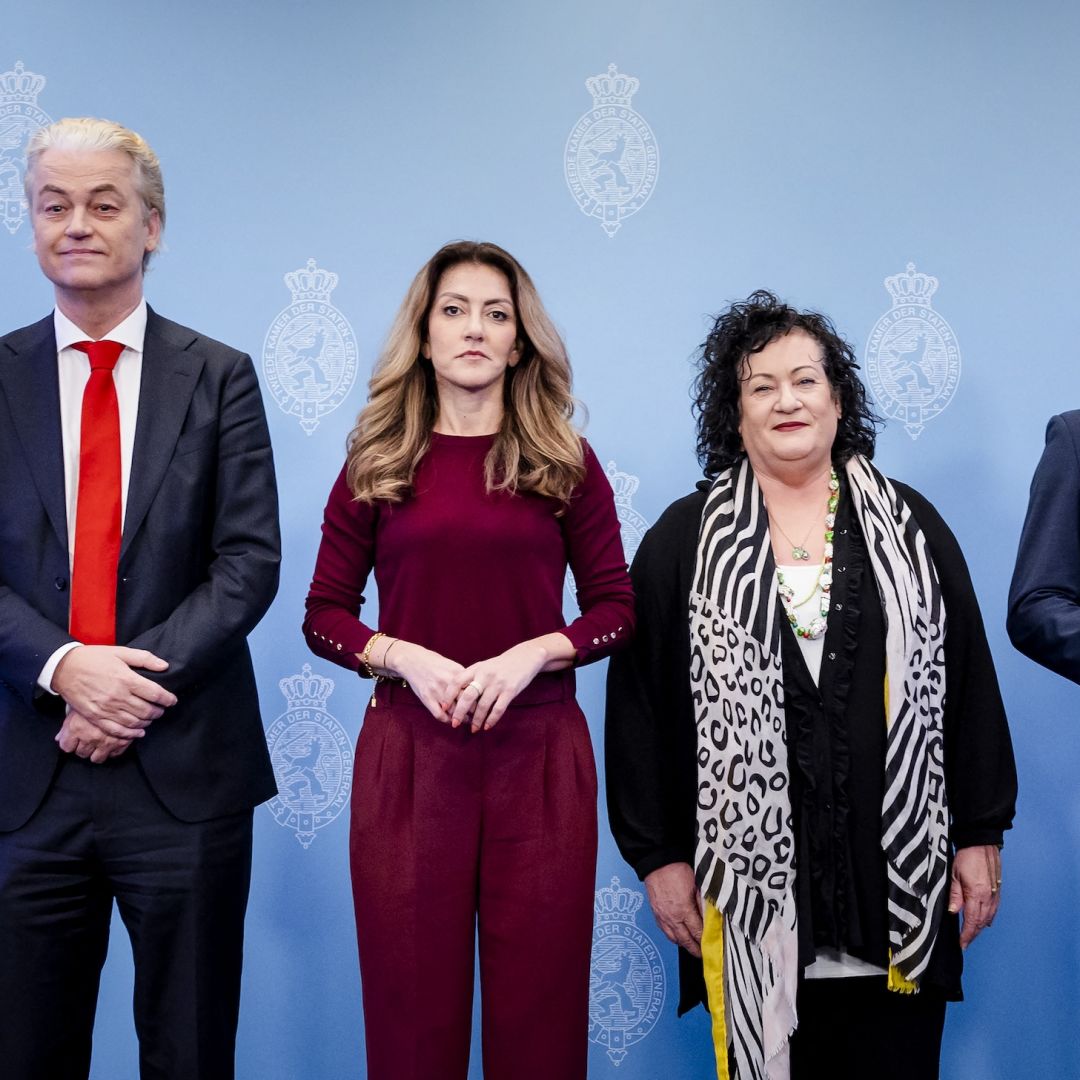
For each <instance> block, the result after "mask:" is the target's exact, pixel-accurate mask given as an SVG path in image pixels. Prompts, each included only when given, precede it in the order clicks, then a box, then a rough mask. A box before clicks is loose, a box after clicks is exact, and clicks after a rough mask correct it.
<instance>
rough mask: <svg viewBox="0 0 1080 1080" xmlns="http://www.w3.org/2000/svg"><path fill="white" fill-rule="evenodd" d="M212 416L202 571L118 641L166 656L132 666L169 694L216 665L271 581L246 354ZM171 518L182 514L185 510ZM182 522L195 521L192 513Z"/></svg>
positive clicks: (263, 436)
mask: <svg viewBox="0 0 1080 1080" xmlns="http://www.w3.org/2000/svg"><path fill="white" fill-rule="evenodd" d="M217 423H218V439H217V443H216V451H215V452H214V457H215V458H216V470H215V472H214V474H213V475H212V476H208V477H206V478H205V480H206V484H207V485H208V487H209V489H210V490H212V491H213V492H214V502H213V512H212V514H211V520H210V524H209V537H208V539H209V544H208V547H209V565H208V566H207V569H206V572H205V579H204V580H203V581H202V582H201V583H200V584H199V585H198V586H197V587H196V588H194V589H193V590H192V591H191V592H190V593H189V594H188V595H187V596H186V597H185V598H184V599H183V600H182V601H181V602H180V603H179V604H178V605H177V606H176V607H175V608H174V610H173V611H172V612H171V614H170V615H169V616H168V618H166V619H165V620H164V621H163V622H161V623H159V624H158V625H156V626H154V627H152V628H151V629H149V630H147V631H145V632H144V633H141V634H139V635H138V636H137V637H135V638H134V639H132V640H130V641H128V642H126V644H127V645H129V646H131V647H132V648H135V649H149V650H150V651H151V652H153V653H154V654H155V655H157V656H160V657H162V658H163V659H165V660H168V662H169V669H168V671H166V672H162V673H158V672H150V671H143V670H140V674H142V675H145V676H146V677H147V678H148V679H152V680H153V681H154V682H157V683H160V684H161V685H163V686H165V687H166V688H167V689H169V690H172V691H173V692H175V693H176V694H177V696H182V695H183V694H184V693H185V692H186V691H187V690H188V689H189V688H190V687H191V686H192V684H193V683H198V682H201V681H202V680H205V679H207V678H210V677H212V676H214V675H215V674H216V672H218V671H219V670H220V668H221V665H222V662H223V658H224V657H226V656H228V655H229V654H230V652H232V651H234V650H235V649H236V648H237V647H238V646H240V645H242V644H243V643H244V641H245V638H246V637H247V635H248V634H249V633H250V632H251V631H252V630H253V629H254V628H255V625H256V624H257V623H258V621H259V620H260V619H261V618H262V616H263V615H264V614H265V612H266V610H267V608H268V607H269V606H270V602H271V600H273V598H274V594H275V593H276V591H277V586H278V564H279V562H280V557H281V540H280V532H279V527H278V501H277V485H276V483H275V478H274V462H273V455H272V452H271V449H270V433H269V430H268V428H267V424H266V415H265V413H264V411H263V405H262V398H261V396H260V394H259V385H258V379H257V378H256V375H255V370H254V368H253V366H252V363H251V360H250V359H249V358H248V357H247V356H243V357H242V358H241V359H240V360H239V362H238V363H236V364H235V366H234V367H233V368H232V371H231V373H230V374H229V376H228V378H227V380H226V382H225V385H224V388H223V390H222V394H221V406H220V414H219V417H218V421H217ZM208 456H209V455H208ZM192 516H193V515H192ZM179 518H180V521H184V520H185V515H184V514H183V513H182V512H181V513H180V514H179ZM187 526H188V528H189V529H192V530H194V529H196V528H198V527H200V525H199V523H198V521H197V520H189V521H187ZM162 572H163V573H168V571H167V570H163V571H162Z"/></svg>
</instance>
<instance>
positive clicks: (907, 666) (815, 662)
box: [606, 291, 1016, 1080]
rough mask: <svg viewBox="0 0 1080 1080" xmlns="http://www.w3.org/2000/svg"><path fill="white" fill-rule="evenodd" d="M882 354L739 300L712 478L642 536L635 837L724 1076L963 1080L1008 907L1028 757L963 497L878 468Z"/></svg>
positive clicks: (619, 675) (619, 676)
mask: <svg viewBox="0 0 1080 1080" xmlns="http://www.w3.org/2000/svg"><path fill="white" fill-rule="evenodd" d="M857 371H858V365H857V364H856V362H855V357H854V353H853V351H852V349H851V347H850V346H849V345H848V344H847V343H846V342H845V341H844V340H843V339H842V338H841V337H840V336H839V335H838V334H837V333H836V331H835V329H834V328H833V326H832V324H831V323H830V321H829V320H828V319H827V318H825V317H824V316H822V315H819V314H816V313H813V312H802V311H797V310H795V309H794V308H791V307H789V306H788V305H786V304H784V303H782V302H781V301H779V300H778V299H777V298H776V297H775V296H774V295H772V294H771V293H769V292H764V291H762V292H756V293H754V294H753V295H752V296H750V297H748V298H747V299H746V300H745V301H743V302H741V303H738V304H735V305H733V306H732V307H731V308H730V309H729V310H728V311H726V312H725V313H724V314H722V315H720V316H719V317H718V318H717V319H716V322H715V325H714V327H713V329H712V331H711V332H710V334H709V336H708V338H707V339H706V341H705V344H704V345H703V346H702V349H701V366H700V372H699V375H698V378H697V382H696V384H695V411H696V414H697V420H698V438H697V450H698V456H699V459H700V461H701V463H702V465H703V467H704V470H705V474H706V476H707V477H708V478H709V479H708V480H706V481H703V482H702V483H700V484H699V485H698V490H697V491H696V492H695V493H694V494H692V495H689V496H687V497H686V498H683V499H680V500H679V501H678V502H676V503H674V504H673V505H672V506H670V507H669V508H668V510H667V511H666V512H665V513H664V515H663V516H662V517H661V519H660V520H659V521H658V522H657V524H656V525H655V527H654V528H652V529H651V530H650V531H649V533H648V534H647V535H646V537H645V539H644V540H643V541H642V544H641V547H640V548H639V550H638V553H637V557H636V558H635V560H634V565H633V568H632V570H631V576H632V578H633V581H634V588H635V592H636V594H637V604H638V609H637V610H638V622H637V637H636V639H635V641H634V644H633V647H632V649H631V650H630V651H629V652H627V653H624V654H622V656H620V657H615V658H613V659H612V664H611V669H610V673H609V680H608V717H607V731H606V751H607V792H608V808H609V814H610V818H611V823H612V829H613V831H614V833H615V838H616V840H617V842H618V844H619V848H620V850H621V851H622V853H623V855H624V857H625V858H626V860H627V861H628V862H629V863H630V864H631V866H633V867H634V869H635V870H636V871H637V873H638V875H639V876H640V877H641V878H642V880H643V881H644V882H645V885H646V889H647V891H648V895H649V901H650V903H651V905H652V908H653V913H654V915H655V916H656V920H657V923H658V924H659V926H660V928H661V929H662V930H663V931H664V933H665V934H666V935H667V936H668V937H669V938H670V939H671V940H672V941H673V942H675V943H676V944H677V945H679V946H680V950H679V960H680V973H681V976H682V997H681V1001H680V1011H686V1010H687V1009H689V1008H691V1007H693V1006H694V1005H695V1004H697V1003H699V1002H701V1003H705V1004H706V1005H707V1007H708V1008H709V1010H710V1011H711V1013H712V1017H713V1021H712V1023H713V1035H714V1041H715V1045H716V1049H717V1051H718V1052H717V1070H718V1074H719V1076H720V1077H721V1080H724V1078H727V1077H729V1076H732V1077H738V1078H739V1080H758V1078H766V1077H768V1078H770V1080H773V1078H777V1077H784V1078H786V1077H789V1076H793V1077H797V1078H816V1077H821V1076H828V1077H831V1078H843V1077H859V1078H862V1077H867V1076H872V1077H875V1078H876V1080H881V1078H888V1077H897V1078H899V1077H903V1078H904V1080H924V1078H930V1077H936V1076H937V1075H938V1058H939V1055H940V1046H941V1034H942V1028H943V1025H944V1020H945V1003H946V1001H949V1000H958V999H959V997H960V971H961V949H962V948H964V947H966V946H967V945H968V944H969V943H970V942H971V941H972V940H973V939H974V938H975V937H976V935H977V934H978V933H979V932H980V930H982V929H983V928H985V927H986V926H989V925H990V923H991V922H992V921H993V918H994V915H995V914H996V912H997V908H998V902H999V899H1000V887H1001V857H1000V846H1001V842H1002V836H1003V833H1004V831H1005V829H1007V828H1009V826H1010V824H1011V821H1012V816H1013V810H1014V804H1015V798H1016V773H1015V766H1014V763H1013V756H1012V747H1011V743H1010V740H1009V732H1008V726H1007V723H1006V719H1005V712H1004V708H1003V706H1002V702H1001V696H1000V693H999V691H998V685H997V678H996V675H995V672H994V666H993V661H992V659H991V656H990V650H989V647H988V645H987V642H986V635H985V632H984V630H983V625H982V619H981V617H980V614H979V608H978V603H977V601H976V598H975V594H974V591H973V589H972V585H971V580H970V578H969V576H968V571H967V567H966V565H965V563H964V559H963V556H962V554H961V552H960V549H959V547H958V546H957V543H956V540H955V538H954V537H953V535H952V533H951V532H950V531H949V529H948V527H947V526H946V524H945V523H944V521H942V519H941V517H940V516H939V515H938V513H937V511H936V510H935V509H934V508H933V507H932V506H931V505H930V503H929V502H927V500H926V499H924V498H923V497H922V496H921V495H919V494H918V493H917V492H915V491H914V490H912V489H911V488H910V487H908V486H907V485H905V484H901V483H899V482H897V481H894V480H888V479H886V478H885V477H884V476H882V475H881V473H879V472H878V471H877V470H876V469H875V468H874V467H873V466H872V465H871V464H870V459H871V458H872V456H873V452H874V440H875V433H876V425H877V420H876V418H875V416H874V415H873V413H872V411H871V409H870V407H869V405H868V403H867V400H866V392H865V389H864V388H863V385H862V383H861V382H860V380H859V377H858V374H857ZM961 914H962V916H963V927H962V928H961V926H960V916H961Z"/></svg>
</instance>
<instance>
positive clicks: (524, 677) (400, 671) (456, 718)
mask: <svg viewBox="0 0 1080 1080" xmlns="http://www.w3.org/2000/svg"><path fill="white" fill-rule="evenodd" d="M560 636H561V635H560ZM388 651H389V650H388ZM390 662H391V663H392V665H393V672H394V673H395V674H397V675H400V676H401V678H403V679H404V680H405V681H406V682H407V683H408V685H409V688H410V689H411V690H412V691H413V693H414V694H416V696H417V697H418V698H419V699H420V701H421V702H422V703H423V705H424V707H425V708H426V709H427V710H428V712H430V713H431V715H432V716H433V717H435V719H436V720H440V721H442V722H443V723H447V724H450V725H451V727H455V728H456V727H461V726H462V725H463V724H469V725H470V728H471V730H472V731H473V732H474V733H476V732H479V731H486V730H488V729H490V728H493V727H494V726H495V725H496V724H497V723H498V722H499V721H500V720H501V719H502V716H503V713H505V712H506V710H507V708H508V706H509V705H510V703H511V702H512V701H513V700H514V698H516V697H517V696H518V694H520V693H521V691H522V690H524V689H525V687H527V686H528V685H529V683H531V682H532V681H533V679H535V678H536V676H537V675H538V674H539V673H540V672H541V671H543V670H544V669H545V668H546V667H549V666H555V665H556V664H557V662H554V663H553V660H552V657H551V656H550V655H549V652H548V650H547V649H546V648H545V647H544V645H543V643H542V641H541V640H540V639H533V640H531V641H523V642H521V643H520V644H518V645H515V646H513V647H512V648H510V649H507V650H506V651H505V652H503V653H500V654H499V655H498V656H493V657H491V658H490V659H489V660H481V661H479V662H478V663H475V664H471V665H470V666H469V667H467V668H466V667H464V666H463V665H461V664H459V663H458V662H457V661H455V660H450V659H448V658H447V657H445V656H443V655H441V654H440V653H437V652H434V651H432V650H431V649H425V648H424V647H423V646H421V645H416V644H414V643H413V642H410V641H400V640H397V641H395V642H394V643H393V654H392V656H391V657H390ZM558 666H565V665H563V664H558Z"/></svg>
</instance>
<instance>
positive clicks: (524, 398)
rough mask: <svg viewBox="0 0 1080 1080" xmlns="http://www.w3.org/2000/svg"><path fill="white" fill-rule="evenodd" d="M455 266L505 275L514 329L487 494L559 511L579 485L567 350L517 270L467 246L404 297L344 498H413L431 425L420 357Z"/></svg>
mask: <svg viewBox="0 0 1080 1080" xmlns="http://www.w3.org/2000/svg"><path fill="white" fill-rule="evenodd" d="M462 263H479V264H482V265H484V266H490V267H493V268H494V269H496V270H499V271H500V272H501V273H503V274H505V275H506V280H507V281H508V282H509V285H510V298H511V299H512V300H513V302H514V313H515V315H516V318H517V324H518V347H519V351H520V359H519V361H518V363H517V364H516V365H515V366H514V367H512V368H509V369H508V370H507V372H506V377H505V382H504V384H503V405H504V408H503V418H502V422H501V424H500V425H499V430H498V432H497V433H496V436H495V441H494V443H493V444H492V447H491V449H490V450H489V451H488V454H487V457H486V459H485V461H484V482H485V484H486V486H487V490H488V491H501V490H505V491H510V492H519V491H522V492H525V491H528V492H534V493H536V494H538V495H547V496H550V497H551V498H554V499H558V500H560V501H562V502H564V503H565V502H566V501H567V500H568V499H569V498H570V494H571V492H572V491H573V489H574V488H575V487H576V486H577V485H578V484H579V483H580V482H581V481H582V480H583V479H584V477H585V458H584V451H583V449H582V444H581V436H580V435H579V434H578V432H577V430H576V429H575V428H574V425H573V416H574V411H575V407H576V404H577V403H576V401H575V399H574V395H573V392H572V389H571V382H572V378H571V373H570V360H569V358H568V357H567V355H566V346H565V345H564V344H563V341H562V338H561V337H560V336H559V332H558V331H557V330H556V329H555V326H554V324H553V323H552V321H551V318H550V316H549V315H548V313H547V312H546V311H545V310H544V305H543V304H542V303H541V302H540V297H539V295H538V293H537V291H536V286H535V285H533V283H532V279H531V278H530V277H529V275H528V274H527V273H526V272H525V270H524V269H523V268H522V266H521V264H520V263H518V261H517V260H516V259H515V258H514V257H513V256H512V255H511V254H510V253H509V252H507V251H504V250H503V249H502V248H501V247H498V246H497V245H496V244H488V243H479V242H475V241H469V240H458V241H455V242H454V243H451V244H447V245H446V246H445V247H442V248H440V249H439V250H438V251H437V252H436V253H435V254H434V255H433V256H432V257H431V259H429V260H428V262H427V263H426V264H425V265H424V266H423V267H422V268H421V270H420V272H419V273H418V274H417V275H416V277H415V278H414V279H413V282H412V284H411V285H410V286H409V291H408V292H407V293H406V294H405V299H404V300H403V301H402V304H401V307H400V309H399V310H398V313H397V317H396V318H395V319H394V324H393V326H392V327H391V328H390V334H389V336H388V338H387V340H386V345H385V346H384V348H383V351H382V355H381V356H380V357H379V360H378V363H376V365H375V370H374V372H373V373H372V376H371V381H370V382H369V384H368V402H367V404H366V405H365V406H364V408H363V409H362V410H361V412H360V415H359V416H358V417H357V419H356V426H355V427H354V428H353V430H352V433H351V434H350V436H349V442H348V458H347V463H348V472H347V477H348V483H349V490H350V491H351V492H352V494H353V497H354V498H355V499H357V500H362V501H364V502H373V501H374V500H376V499H383V500H386V501H387V502H400V501H401V500H402V499H404V498H405V497H406V496H407V495H409V494H410V493H411V491H412V485H413V478H414V476H415V475H416V467H417V465H418V464H419V462H420V459H421V458H422V457H423V456H424V454H425V453H426V452H427V449H428V446H429V445H430V442H431V432H432V429H433V428H434V426H435V421H436V418H437V416H438V405H439V401H438V392H437V390H436V385H435V371H434V369H433V367H432V365H431V361H430V360H428V359H427V358H426V357H424V355H423V353H422V351H421V349H422V346H423V345H424V343H425V342H426V340H427V332H428V317H429V316H430V314H431V308H432V306H433V304H434V301H435V296H436V290H437V288H438V285H439V280H440V279H441V278H442V275H443V274H444V273H446V271H447V270H450V269H451V268H453V267H455V266H459V265H461V264H462Z"/></svg>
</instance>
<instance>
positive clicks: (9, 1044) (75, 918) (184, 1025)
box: [0, 751, 252, 1080]
mask: <svg viewBox="0 0 1080 1080" xmlns="http://www.w3.org/2000/svg"><path fill="white" fill-rule="evenodd" d="M0 797H2V793H0ZM251 831H252V812H251V811H250V810H248V811H245V812H244V813H242V814H236V815H232V816H229V817H225V818H217V819H214V820H211V821H204V822H198V823H196V824H190V823H187V822H182V821H179V820H177V819H176V818H175V817H173V816H172V815H171V814H170V813H169V812H168V811H167V810H166V809H165V808H164V807H163V806H162V805H161V803H160V802H159V801H158V799H157V797H156V796H155V795H154V793H153V792H152V791H151V790H150V787H149V786H148V784H147V783H146V780H145V778H144V777H143V774H142V770H141V769H140V767H139V764H138V761H137V759H136V757H135V755H134V753H133V752H132V751H128V752H127V753H125V754H123V755H122V756H120V757H119V758H114V759H112V760H110V761H108V762H105V763H104V764H101V765H93V764H91V763H90V762H88V761H83V760H81V759H79V758H77V757H74V756H71V755H65V757H64V759H63V761H62V763H61V764H60V766H59V767H58V769H57V774H56V777H55V778H54V780H53V783H52V786H51V788H50V790H49V793H48V795H47V796H46V798H45V801H44V802H43V803H42V805H41V807H40V808H39V809H38V811H37V813H35V815H34V816H33V817H32V818H31V819H30V821H29V822H27V824H26V825H24V826H23V827H22V828H20V829H16V830H15V831H14V832H9V833H0V1071H2V1072H3V1075H4V1077H5V1078H6V1080H86V1077H87V1076H88V1075H89V1071H90V1048H91V1040H92V1035H93V1027H94V1012H95V1009H96V1005H97V993H98V982H99V977H100V973H101V967H102V964H103V963H104V961H105V953H106V950H107V948H108V941H109V924H110V920H111V917H112V906H113V901H114V900H115V901H116V903H117V906H118V908H119V911H120V916H121V918H122V919H123V921H124V925H125V927H126V928H127V931H128V934H129V936H130V938H131V946H132V952H133V954H134V960H135V994H134V1007H135V1028H136V1031H137V1033H138V1036H139V1066H140V1075H141V1076H142V1080H232V1078H233V1075H234V1065H233V1059H234V1051H235V1042H236V1024H237V1016H238V1012H239V1003H240V968H241V961H242V955H243V932H244V912H245V910H246V907H247V897H248V888H249V884H250V879H251Z"/></svg>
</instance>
